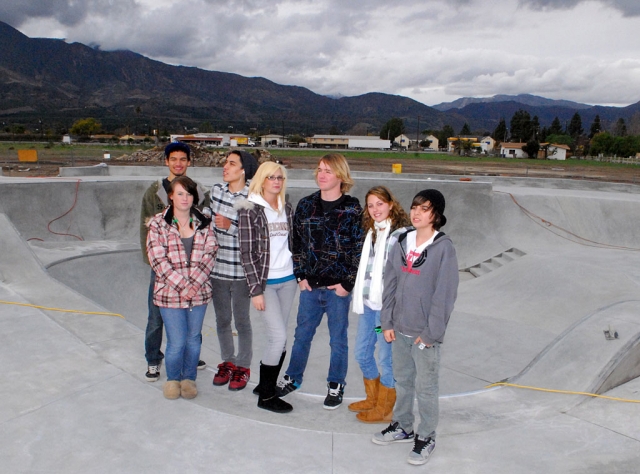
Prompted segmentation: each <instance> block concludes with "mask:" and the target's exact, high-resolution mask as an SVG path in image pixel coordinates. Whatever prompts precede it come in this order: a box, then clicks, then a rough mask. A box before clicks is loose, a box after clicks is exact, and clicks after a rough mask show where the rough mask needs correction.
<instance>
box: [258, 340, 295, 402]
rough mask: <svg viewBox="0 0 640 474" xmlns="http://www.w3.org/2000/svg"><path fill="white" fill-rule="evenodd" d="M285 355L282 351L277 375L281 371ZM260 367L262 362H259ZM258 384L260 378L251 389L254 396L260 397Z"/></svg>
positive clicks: (285, 352)
mask: <svg viewBox="0 0 640 474" xmlns="http://www.w3.org/2000/svg"><path fill="white" fill-rule="evenodd" d="M286 355H287V351H284V352H283V353H282V355H281V356H280V362H278V373H280V370H281V369H282V363H283V362H284V358H285V356H286ZM260 365H262V361H260ZM261 377H262V376H261ZM260 382H262V378H260V380H259V381H258V385H256V388H254V389H253V394H254V395H260Z"/></svg>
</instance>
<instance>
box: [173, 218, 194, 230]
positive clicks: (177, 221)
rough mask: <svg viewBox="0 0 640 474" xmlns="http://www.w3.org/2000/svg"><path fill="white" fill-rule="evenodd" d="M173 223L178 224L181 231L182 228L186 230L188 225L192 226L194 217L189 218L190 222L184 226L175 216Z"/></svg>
mask: <svg viewBox="0 0 640 474" xmlns="http://www.w3.org/2000/svg"><path fill="white" fill-rule="evenodd" d="M173 222H175V223H176V224H178V228H179V229H182V228H184V227H187V225H189V226H190V225H191V224H192V223H193V217H189V221H188V222H185V223H184V224H183V223H182V222H180V221H179V220H178V218H177V217H175V216H174V217H173Z"/></svg>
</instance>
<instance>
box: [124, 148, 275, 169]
mask: <svg viewBox="0 0 640 474" xmlns="http://www.w3.org/2000/svg"><path fill="white" fill-rule="evenodd" d="M189 147H190V148H191V160H192V161H193V162H194V163H197V164H198V166H212V167H221V166H223V165H224V160H225V157H226V153H221V152H219V151H217V150H211V148H207V147H204V146H200V145H189ZM250 153H251V154H252V155H253V156H255V157H256V160H258V163H264V162H265V161H276V160H275V158H273V156H271V153H269V152H268V151H267V150H262V149H257V150H252V151H251V152H250ZM115 160H116V161H130V162H139V163H141V162H142V163H146V162H151V163H153V162H158V163H160V164H162V163H164V146H157V147H154V148H150V149H148V150H138V151H136V152H134V153H132V154H130V155H122V156H119V157H117V158H115Z"/></svg>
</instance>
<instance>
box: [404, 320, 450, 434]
mask: <svg viewBox="0 0 640 474" xmlns="http://www.w3.org/2000/svg"><path fill="white" fill-rule="evenodd" d="M415 339H416V338H415V337H413V336H405V335H404V334H401V333H400V332H398V331H396V340H395V341H394V342H393V343H392V345H393V370H394V372H395V376H396V394H397V398H396V405H395V407H394V408H393V421H397V422H398V423H399V424H400V426H401V427H402V429H404V430H405V431H406V432H407V433H409V432H411V431H413V424H414V419H415V417H414V414H413V400H414V397H417V398H418V413H419V414H420V424H419V425H418V429H417V430H416V435H419V436H421V437H423V438H427V437H429V436H431V437H432V438H435V436H436V428H437V426H438V415H439V404H438V402H439V400H438V375H439V372H440V344H439V343H437V342H436V343H435V344H434V345H433V346H431V347H425V348H424V349H420V347H419V346H418V345H417V344H414V341H415Z"/></svg>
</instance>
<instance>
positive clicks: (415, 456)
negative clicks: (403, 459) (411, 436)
mask: <svg viewBox="0 0 640 474" xmlns="http://www.w3.org/2000/svg"><path fill="white" fill-rule="evenodd" d="M435 447H436V440H435V439H433V438H431V437H429V438H422V437H420V436H416V439H415V443H414V444H413V450H412V451H411V452H410V453H409V457H408V458H407V462H408V463H409V464H414V465H416V466H419V465H421V464H425V463H426V462H427V461H428V460H429V456H431V453H432V452H433V450H434V449H435Z"/></svg>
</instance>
